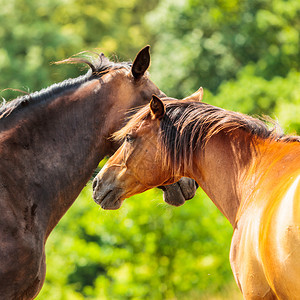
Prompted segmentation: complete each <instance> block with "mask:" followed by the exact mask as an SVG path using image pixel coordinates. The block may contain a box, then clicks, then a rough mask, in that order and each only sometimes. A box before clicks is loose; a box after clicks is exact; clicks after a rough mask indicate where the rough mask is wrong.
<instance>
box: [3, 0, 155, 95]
mask: <svg viewBox="0 0 300 300" xmlns="http://www.w3.org/2000/svg"><path fill="white" fill-rule="evenodd" d="M157 2H158V0H152V1H147V2H144V1H141V0H127V1H122V0H103V1H98V2H95V1H90V0H66V1H59V0H44V1H38V0H14V1H10V2H7V1H4V0H0V5H1V7H2V9H1V11H0V44H1V49H0V69H1V72H2V74H5V76H1V78H0V88H1V89H5V88H7V87H10V88H16V89H25V90H28V89H30V91H35V90H39V89H41V88H43V87H45V86H47V85H49V84H51V83H54V82H59V81H62V80H64V79H65V78H68V77H76V76H78V75H79V70H78V71H77V72H76V70H75V68H74V67H70V66H69V67H67V66H55V67H53V66H50V64H51V62H55V61H59V60H62V59H64V58H67V57H69V56H71V55H73V54H75V53H77V52H80V51H83V50H93V48H100V50H99V52H101V51H102V52H104V53H105V54H106V55H108V56H109V55H110V54H112V53H117V54H118V56H119V57H120V59H121V60H128V59H129V58H131V59H133V58H134V56H135V54H136V53H137V51H138V50H139V49H140V48H142V47H143V46H144V45H145V44H147V43H149V41H150V40H151V36H150V34H149V32H148V31H147V30H146V28H145V26H143V15H144V14H145V12H146V11H148V10H149V9H152V8H153V7H154V6H155V5H156V4H157ZM2 94H3V96H4V97H5V98H8V99H10V98H13V97H16V93H12V92H11V91H7V92H5V93H2Z"/></svg>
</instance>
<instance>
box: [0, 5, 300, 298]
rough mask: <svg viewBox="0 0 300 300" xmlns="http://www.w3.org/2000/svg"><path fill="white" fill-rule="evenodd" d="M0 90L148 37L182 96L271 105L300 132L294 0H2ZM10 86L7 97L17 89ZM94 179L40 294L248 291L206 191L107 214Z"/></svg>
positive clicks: (55, 245) (36, 83) (60, 238)
mask: <svg viewBox="0 0 300 300" xmlns="http://www.w3.org/2000/svg"><path fill="white" fill-rule="evenodd" d="M0 5H1V10H0V45H1V47H0V70H1V77H0V88H1V89H5V88H8V87H9V88H16V89H23V90H25V91H35V90H40V89H41V88H43V87H46V86H48V85H50V84H52V83H55V82H59V81H62V80H64V79H65V78H68V77H76V76H78V75H79V74H82V73H83V72H84V71H83V70H81V69H80V68H76V67H74V66H66V65H63V66H53V65H52V64H51V63H53V62H55V61H59V60H62V59H64V58H67V57H69V56H71V55H73V54H75V53H77V52H80V51H83V50H95V49H98V48H99V49H100V50H98V51H102V52H104V53H105V54H106V55H108V56H109V57H111V58H112V59H115V60H117V59H119V60H121V61H123V60H128V59H133V58H134V56H135V54H136V53H137V51H138V50H139V49H140V48H141V47H143V46H144V45H146V44H150V45H151V46H152V48H151V50H152V65H151V69H150V73H151V77H152V79H153V81H154V82H156V84H157V85H158V86H159V87H160V88H161V89H162V90H163V91H165V92H166V93H167V94H168V95H170V96H173V97H178V98H181V97H185V96H187V95H188V94H190V93H192V92H194V91H195V90H197V89H198V88H199V86H203V87H204V101H205V102H208V103H212V104H214V105H218V106H221V107H224V108H227V109H231V110H237V111H241V112H244V113H248V114H259V115H262V114H268V115H270V116H271V117H273V118H275V119H278V121H279V123H280V125H281V126H282V127H283V128H284V130H285V131H286V132H291V133H298V134H299V133H300V118H299V114H300V53H299V45H300V38H299V32H300V2H299V1H298V0H272V1H269V0H243V1H237V0H149V1H142V0H126V1H123V0H109V1H108V0H101V1H90V0H59V1H58V0H43V1H37V0H11V1H4V0H0ZM17 95H18V93H16V92H13V91H11V90H6V91H3V92H2V96H3V97H4V98H6V99H12V98H14V97H16V96H17ZM91 194H92V193H91V186H90V184H88V185H87V187H86V188H85V189H84V190H83V191H82V193H81V195H80V196H79V199H77V200H76V202H75V204H74V205H73V207H72V208H71V209H70V210H69V211H68V212H67V214H66V215H65V216H64V217H63V219H62V220H61V222H60V223H59V224H58V226H57V227H56V228H55V230H54V231H53V233H52V234H51V235H50V238H49V240H48V242H47V277H46V282H45V285H44V287H43V289H42V291H41V293H40V295H39V296H38V299H56V300H58V299H61V300H64V299H67V300H69V299H229V298H231V299H241V296H240V294H239V292H238V291H237V287H236V285H235V283H234V281H233V277H232V274H231V270H230V265H229V261H228V253H229V245H230V238H231V234H232V229H231V227H230V225H229V223H228V222H227V220H226V219H225V218H224V217H223V216H222V215H221V214H220V212H219V211H218V210H217V209H216V208H215V207H214V206H213V204H212V203H211V202H210V201H209V199H208V198H207V197H206V196H205V195H204V193H203V192H202V191H200V190H199V191H198V193H197V196H196V197H195V198H194V199H193V200H191V201H189V202H188V203H186V204H185V205H184V206H182V207H179V208H173V207H170V206H167V205H166V204H164V203H163V201H162V194H161V192H160V191H157V190H152V191H149V192H147V193H144V194H142V195H139V196H135V197H133V198H131V199H128V200H126V201H125V203H124V205H123V207H122V208H121V209H120V210H119V211H116V212H115V211H113V212H112V211H103V210H101V209H100V208H99V207H98V206H97V205H96V204H94V202H93V201H92V199H91Z"/></svg>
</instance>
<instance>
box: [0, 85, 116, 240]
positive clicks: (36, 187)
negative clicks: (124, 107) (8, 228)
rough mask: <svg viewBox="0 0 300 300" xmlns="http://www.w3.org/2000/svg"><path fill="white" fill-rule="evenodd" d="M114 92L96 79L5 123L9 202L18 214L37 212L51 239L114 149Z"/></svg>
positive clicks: (3, 135) (3, 169)
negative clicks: (111, 145)
mask: <svg viewBox="0 0 300 300" xmlns="http://www.w3.org/2000/svg"><path fill="white" fill-rule="evenodd" d="M110 91H111V86H110V85H109V84H107V85H105V84H103V85H102V86H101V84H100V82H99V80H93V81H91V82H87V83H84V84H83V85H82V86H80V87H79V88H77V89H74V90H71V91H68V92H66V93H62V94H60V95H59V97H56V98H53V99H51V100H48V101H43V102H40V103H36V104H33V105H32V106H31V107H28V108H27V109H26V108H24V109H22V110H21V111H18V112H17V113H16V114H12V116H9V117H8V118H7V120H2V121H3V122H6V125H5V128H6V130H2V132H1V135H0V139H2V141H1V143H2V145H6V147H5V148H4V147H2V149H1V150H0V151H1V156H2V158H3V159H4V160H3V162H4V163H3V164H2V166H1V169H0V170H1V174H0V176H1V177H2V178H1V180H2V182H3V186H6V191H7V194H8V196H7V197H6V198H8V201H10V202H12V203H14V204H13V205H15V206H17V207H18V208H16V207H15V209H14V212H15V213H16V214H17V211H20V212H22V213H23V212H24V211H29V212H31V213H33V212H34V214H35V217H36V218H38V221H36V222H35V223H36V224H39V226H41V227H42V228H41V230H42V231H43V232H46V235H45V236H46V237H47V236H48V235H49V233H50V232H51V230H52V229H53V228H54V226H55V225H56V224H57V222H58V221H59V220H60V218H61V217H62V216H63V215H64V213H65V212H66V211H67V209H68V208H69V207H70V206H71V204H72V203H73V202H74V200H75V199H76V197H77V196H78V194H79V193H80V191H81V190H82V188H83V187H84V185H85V184H86V183H87V181H88V180H89V178H90V177H91V175H92V172H93V170H94V169H95V168H96V167H97V164H98V163H99V161H100V160H101V159H102V158H103V157H104V156H105V155H106V154H108V152H109V150H110V145H109V143H108V142H107V141H106V138H107V136H108V135H109V134H110V133H111V130H112V127H114V122H117V121H116V120H115V117H114V115H115V113H113V112H112V109H113V105H112V104H111V103H109V102H110V96H109V94H110V93H109V92H110ZM104 101H105V103H104ZM29 108H30V109H29ZM119 119H120V118H119ZM118 122H120V121H118ZM8 170H9V171H8ZM12 200H13V201H12ZM20 218H21V219H24V217H23V216H21V217H20Z"/></svg>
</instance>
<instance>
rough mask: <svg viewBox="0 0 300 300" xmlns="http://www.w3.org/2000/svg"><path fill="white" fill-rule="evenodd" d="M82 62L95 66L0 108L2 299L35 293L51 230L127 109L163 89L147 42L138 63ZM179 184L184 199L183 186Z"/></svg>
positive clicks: (109, 149)
mask: <svg viewBox="0 0 300 300" xmlns="http://www.w3.org/2000/svg"><path fill="white" fill-rule="evenodd" d="M70 62H74V60H70ZM77 62H85V63H87V64H88V65H89V66H90V68H91V70H90V71H89V72H88V73H87V74H86V75H84V76H81V77H78V78H75V79H69V80H66V81H64V82H62V83H59V84H54V85H52V86H51V87H48V88H47V89H45V90H42V91H40V92H35V93H33V94H30V95H26V96H23V97H20V98H17V99H16V100H13V101H11V102H10V103H8V104H7V105H3V106H2V107H1V108H0V160H1V163H0V212H1V219H0V298H1V299H5V300H9V299H14V300H15V299H32V298H33V297H35V296H36V295H37V293H38V292H39V290H40V289H41V287H42V285H43V282H44V278H45V269H46V265H45V242H46V240H47V237H48V236H49V234H50V232H51V231H52V229H53V228H54V227H55V225H56V224H57V223H58V221H59V220H60V218H61V217H62V216H63V215H64V213H65V212H66V211H67V210H68V208H69V207H70V206H71V205H72V203H73V202H74V200H75V199H76V197H77V196H78V194H79V193H80V191H81V190H82V188H83V187H84V186H85V184H86V183H87V182H88V180H89V179H90V178H91V175H92V173H93V171H94V170H95V168H96V167H97V165H98V163H99V161H100V160H101V159H102V158H103V157H104V156H106V155H108V154H110V153H111V152H112V151H113V150H114V148H115V146H114V145H113V143H112V141H111V140H109V139H108V137H110V135H111V134H112V133H113V132H114V131H115V130H116V129H118V128H120V126H121V125H122V123H123V122H124V117H125V113H126V111H127V110H128V109H131V108H133V107H137V106H139V105H142V104H145V103H147V102H148V103H149V99H150V98H151V95H152V93H158V94H160V95H162V96H163V93H162V92H161V91H160V90H159V89H158V88H157V87H156V86H155V85H154V83H153V82H152V81H150V79H149V78H148V76H147V72H146V70H147V68H148V66H149V63H150V55H149V47H145V48H144V49H142V50H141V51H140V52H139V54H138V55H137V57H136V59H135V60H134V62H133V64H130V63H113V62H110V61H109V60H108V59H107V58H105V57H104V55H100V57H99V59H98V60H97V61H94V62H90V61H86V60H79V61H77ZM183 185H185V183H183ZM188 185H189V186H190V187H192V188H193V191H195V189H194V186H193V185H190V183H188ZM185 187H186V186H184V187H183V189H185ZM170 188H171V189H172V191H173V192H171V193H170V194H171V195H174V193H175V192H174V190H173V189H174V187H173V188H172V187H170ZM167 189H168V188H167ZM175 189H176V190H177V192H179V194H178V198H179V199H181V197H183V196H182V192H181V189H180V188H179V187H178V186H177V187H175ZM187 193H189V192H187ZM167 201H170V202H172V201H173V200H167ZM181 201H182V200H181Z"/></svg>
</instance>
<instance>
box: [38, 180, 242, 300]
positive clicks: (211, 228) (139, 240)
mask: <svg viewBox="0 0 300 300" xmlns="http://www.w3.org/2000/svg"><path fill="white" fill-rule="evenodd" d="M207 200H208V199H207V198H206V196H205V195H204V193H203V192H201V191H199V192H198V196H197V197H196V198H195V199H193V200H191V201H189V202H188V203H186V204H185V205H184V206H183V207H180V208H174V207H171V206H169V205H167V204H163V202H162V193H161V191H159V190H151V191H148V192H146V193H143V194H142V195H141V196H135V197H132V198H131V199H128V200H126V201H125V203H124V204H123V206H122V208H121V209H120V210H118V211H103V210H99V207H98V206H97V205H96V204H95V203H94V204H93V202H91V186H90V185H88V186H87V188H85V189H84V190H83V192H82V193H81V195H80V197H79V199H78V200H77V201H76V202H75V203H74V206H73V207H72V209H71V210H69V211H68V212H67V214H66V216H65V217H64V218H63V219H62V220H61V222H60V223H59V225H58V226H57V227H56V229H55V231H54V232H53V233H52V234H51V236H50V238H49V241H48V242H47V243H48V245H47V261H48V264H47V278H46V283H45V286H44V287H43V289H42V292H41V294H40V295H39V296H38V298H37V299H47V300H52V299H53V300H54V299H55V300H65V299H66V300H69V299H120V300H123V299H155V300H160V299H201V297H202V295H203V293H204V294H205V293H207V291H210V296H212V294H215V293H221V292H222V293H225V294H224V295H223V297H224V298H223V299H226V295H227V294H226V286H227V285H228V284H229V285H230V286H231V284H232V282H233V277H232V273H231V270H230V266H229V260H228V253H229V246H230V237H231V234H232V228H231V226H230V224H229V223H228V222H227V220H226V219H225V218H224V217H223V216H222V215H221V213H220V212H219V211H218V210H217V208H216V207H215V206H214V205H213V204H212V203H211V202H210V201H207ZM233 291H237V287H234V288H233ZM227 292H228V291H227ZM230 292H232V291H230ZM203 299H204V298H203ZM206 299H207V298H206ZM210 299H211V298H210Z"/></svg>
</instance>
